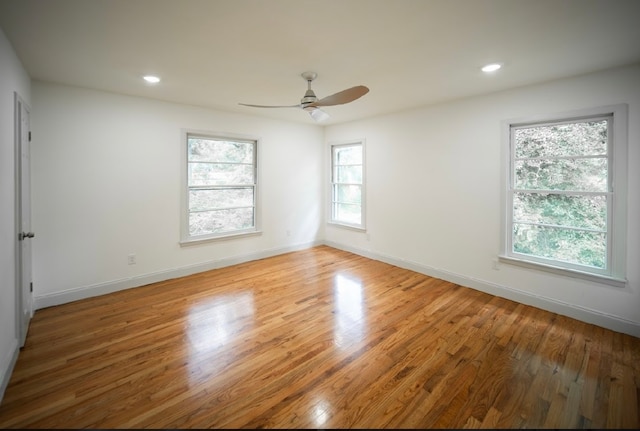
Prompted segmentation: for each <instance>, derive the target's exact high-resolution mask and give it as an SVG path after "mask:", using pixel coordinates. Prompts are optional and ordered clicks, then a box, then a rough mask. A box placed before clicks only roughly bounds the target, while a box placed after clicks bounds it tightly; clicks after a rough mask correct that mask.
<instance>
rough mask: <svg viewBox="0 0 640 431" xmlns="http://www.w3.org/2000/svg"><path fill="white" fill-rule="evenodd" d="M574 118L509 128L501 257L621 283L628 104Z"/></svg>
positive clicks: (623, 258)
mask: <svg viewBox="0 0 640 431" xmlns="http://www.w3.org/2000/svg"><path fill="white" fill-rule="evenodd" d="M580 114H582V115H580ZM574 115H575V116H558V117H553V118H547V119H542V120H540V119H538V120H531V121H524V122H510V123H509V124H508V136H509V138H508V142H509V146H508V148H509V162H508V165H509V169H508V185H507V193H506V214H507V215H506V224H505V240H506V241H504V246H505V252H504V253H503V254H504V257H505V258H507V259H512V260H514V261H516V263H517V262H521V263H528V264H534V265H535V266H538V267H542V268H545V267H546V269H550V270H556V271H557V270H561V272H564V273H569V272H568V271H571V274H574V275H582V276H585V275H586V276H587V277H586V278H589V279H595V280H598V281H603V280H604V281H606V282H608V283H610V284H614V285H621V284H624V276H625V274H624V272H625V271H624V266H625V250H626V244H625V236H626V234H625V228H626V218H625V217H626V216H625V213H626V205H625V200H626V107H625V106H617V107H613V109H607V108H603V109H600V110H590V111H582V112H581V113H574Z"/></svg>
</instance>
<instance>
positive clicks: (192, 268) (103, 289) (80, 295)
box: [33, 241, 322, 310]
mask: <svg viewBox="0 0 640 431" xmlns="http://www.w3.org/2000/svg"><path fill="white" fill-rule="evenodd" d="M320 244H322V242H318V241H315V242H309V243H303V244H295V245H291V246H287V247H280V248H273V249H267V250H262V251H259V252H255V253H248V254H244V255H239V256H232V257H227V258H224V259H219V260H214V261H209V262H202V263H197V264H194V265H188V266H183V267H180V268H173V269H168V270H164V271H157V272H153V273H149V274H144V275H138V276H135V277H130V278H123V279H120V280H112V281H108V282H105V283H98V284H92V285H89V286H81V287H76V288H73V289H69V290H65V291H62V292H56V293H53V294H46V295H38V296H34V298H33V300H34V307H35V309H36V310H39V309H41V308H45V307H51V306H54V305H60V304H66V303H68V302H72V301H77V300H79V299H85V298H91V297H94V296H99V295H104V294H107V293H112V292H117V291H120V290H125V289H130V288H132V287H139V286H144V285H147V284H151V283H157V282H159V281H165V280H170V279H172V278H178V277H184V276H187V275H191V274H197V273H199V272H204V271H210V270H212V269H218V268H224V267H226V266H231V265H237V264H239V263H244V262H250V261H252V260H258V259H264V258H266V257H271V256H277V255H279V254H284V253H289V252H292V251H297V250H303V249H307V248H311V247H314V246H316V245H320Z"/></svg>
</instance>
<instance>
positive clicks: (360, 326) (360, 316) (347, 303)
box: [333, 274, 366, 347]
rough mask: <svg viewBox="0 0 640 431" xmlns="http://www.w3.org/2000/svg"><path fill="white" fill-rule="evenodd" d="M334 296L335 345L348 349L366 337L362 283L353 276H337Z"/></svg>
mask: <svg viewBox="0 0 640 431" xmlns="http://www.w3.org/2000/svg"><path fill="white" fill-rule="evenodd" d="M333 296H334V303H335V316H334V334H333V342H334V344H335V345H336V346H337V347H347V346H350V345H351V344H353V343H357V342H359V341H361V340H362V339H363V338H364V336H365V335H366V334H365V330H366V325H365V321H364V320H365V312H364V298H363V292H362V281H361V280H359V279H357V278H355V277H353V276H351V275H349V276H346V275H343V274H337V275H336V276H335V278H334V284H333Z"/></svg>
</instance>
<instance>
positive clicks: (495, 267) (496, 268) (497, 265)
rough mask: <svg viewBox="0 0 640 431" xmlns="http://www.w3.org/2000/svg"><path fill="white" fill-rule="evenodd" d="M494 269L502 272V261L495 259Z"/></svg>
mask: <svg viewBox="0 0 640 431" xmlns="http://www.w3.org/2000/svg"><path fill="white" fill-rule="evenodd" d="M492 262H493V269H495V270H496V271H500V261H499V260H498V259H493V261H492Z"/></svg>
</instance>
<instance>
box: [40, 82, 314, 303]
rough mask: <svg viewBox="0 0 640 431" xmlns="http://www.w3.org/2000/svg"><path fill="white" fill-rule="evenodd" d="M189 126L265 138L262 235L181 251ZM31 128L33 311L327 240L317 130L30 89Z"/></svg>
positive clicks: (81, 92)
mask: <svg viewBox="0 0 640 431" xmlns="http://www.w3.org/2000/svg"><path fill="white" fill-rule="evenodd" d="M182 128H188V129H195V130H200V131H201V130H208V131H212V132H223V133H224V132H226V133H232V134H241V135H252V136H256V137H258V138H259V139H260V143H259V148H258V152H259V153H258V154H259V162H258V163H259V164H258V169H259V188H260V198H261V203H262V205H261V210H262V211H261V216H262V217H261V220H262V231H263V233H262V234H261V235H258V236H251V237H247V238H242V239H233V240H225V241H218V242H210V243H206V244H201V245H191V246H184V247H181V246H180V245H179V239H180V197H181V188H180V184H181V182H180V174H181V153H180V148H181V147H180V146H181V129H182ZM32 131H33V142H32V172H33V179H32V187H33V192H32V193H33V220H32V223H33V229H34V230H35V232H37V241H34V243H33V247H34V299H35V304H36V308H41V307H43V306H48V305H54V304H59V303H63V302H68V301H70V300H73V299H78V298H82V297H87V296H93V295H96V294H100V293H105V292H109V291H114V290H119V289H121V288H126V287H133V286H136V285H141V284H147V283H150V282H153V281H157V280H162V279H166V278H172V277H175V276H179V275H183V274H186V273H190V272H196V271H201V270H205V269H209V268H213V267H217V266H221V265H226V264H231V263H236V262H239V261H243V260H247V259H252V258H257V257H263V256H267V255H271V254H277V253H281V252H284V251H289V250H293V249H296V248H298V247H305V246H309V245H312V244H315V243H316V242H317V241H318V240H319V239H320V238H319V236H318V235H319V232H318V231H319V227H320V223H321V218H322V211H321V204H322V199H321V198H322V195H321V191H322V179H323V175H322V165H321V163H320V162H319V161H321V160H322V149H323V130H322V128H320V127H318V126H316V125H313V124H310V125H303V124H293V123H288V122H282V121H276V120H269V119H262V118H258V117H254V116H247V115H239V114H231V113H223V112H218V111H215V110H211V109H205V108H198V107H193V106H186V105H178V104H172V103H166V102H160V101H154V100H150V99H143V98H137V97H129V96H123V95H118V94H112V93H105V92H99V91H93V90H87V89H80V88H75V87H67V86H61V85H55V84H50V83H43V82H34V83H33V116H32ZM287 231H289V235H288V234H287ZM130 253H133V254H136V257H137V264H136V265H128V264H127V255H128V254H130Z"/></svg>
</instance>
